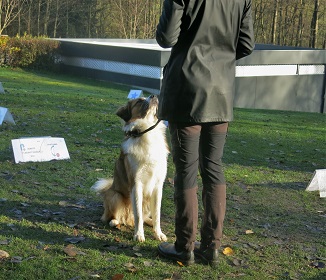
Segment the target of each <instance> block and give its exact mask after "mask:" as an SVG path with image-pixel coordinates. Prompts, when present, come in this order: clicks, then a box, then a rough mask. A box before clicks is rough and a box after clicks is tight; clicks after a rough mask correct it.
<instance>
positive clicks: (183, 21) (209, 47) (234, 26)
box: [156, 0, 254, 123]
mask: <svg viewBox="0 0 326 280" xmlns="http://www.w3.org/2000/svg"><path fill="white" fill-rule="evenodd" d="M156 40H157V42H158V44H159V45H160V46H161V47H163V48H169V47H172V50H171V56H170V59H169V61H168V63H167V65H166V66H165V68H164V71H163V83H162V88H161V92H160V96H159V100H160V105H159V117H160V118H161V119H164V120H168V121H170V122H197V123H200V122H219V121H231V120H232V119H233V97H234V90H235V89H234V83H235V65H236V59H239V58H242V57H245V56H247V55H249V54H250V53H251V52H252V51H253V49H254V34H253V26H252V17H251V0H174V1H172V0H165V1H164V5H163V12H162V15H161V17H160V21H159V24H158V26H157V30H156Z"/></svg>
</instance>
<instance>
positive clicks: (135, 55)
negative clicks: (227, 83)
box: [59, 39, 326, 113]
mask: <svg viewBox="0 0 326 280" xmlns="http://www.w3.org/2000/svg"><path fill="white" fill-rule="evenodd" d="M59 41H60V42H61V47H60V48H61V61H62V65H63V69H64V70H65V71H69V72H72V73H75V74H79V75H83V76H87V77H90V78H94V79H99V80H107V81H111V82H115V83H121V84H126V85H130V87H131V88H139V89H143V90H146V91H148V92H150V93H155V94H159V91H160V87H161V83H162V77H163V67H164V65H165V64H166V63H167V61H168V59H169V56H170V49H162V48H161V47H159V46H158V45H157V43H156V42H155V40H132V39H128V40H127V39H126V40H124V39H59ZM325 66H326V50H312V49H297V48H286V47H277V46H271V45H259V44H257V45H256V47H255V50H254V52H253V53H252V54H251V55H250V56H248V57H246V58H243V59H240V60H239V61H238V62H237V68H236V94H235V100H234V102H235V103H234V104H235V107H239V108H255V109H273V110H290V111H302V112H321V113H324V112H325V102H324V99H325V91H326V89H325V87H326V81H325V80H326V73H325V72H326V71H325Z"/></svg>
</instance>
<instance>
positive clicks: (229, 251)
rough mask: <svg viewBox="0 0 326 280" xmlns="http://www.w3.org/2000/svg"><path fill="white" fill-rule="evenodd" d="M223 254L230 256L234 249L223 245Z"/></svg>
mask: <svg viewBox="0 0 326 280" xmlns="http://www.w3.org/2000/svg"><path fill="white" fill-rule="evenodd" d="M223 254H224V255H226V256H231V255H233V254H234V251H233V249H232V248H230V247H225V248H224V249H223Z"/></svg>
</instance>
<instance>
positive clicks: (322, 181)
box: [306, 169, 326, 197]
mask: <svg viewBox="0 0 326 280" xmlns="http://www.w3.org/2000/svg"><path fill="white" fill-rule="evenodd" d="M318 190H319V193H320V197H326V169H317V170H315V172H314V175H313V177H312V179H311V181H310V183H309V185H308V187H307V188H306V191H318Z"/></svg>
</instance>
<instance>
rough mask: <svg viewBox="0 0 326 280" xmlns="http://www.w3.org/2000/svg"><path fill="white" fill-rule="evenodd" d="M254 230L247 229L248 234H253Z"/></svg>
mask: <svg viewBox="0 0 326 280" xmlns="http://www.w3.org/2000/svg"><path fill="white" fill-rule="evenodd" d="M253 233H254V232H253V231H252V230H251V229H247V230H246V234H253Z"/></svg>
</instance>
